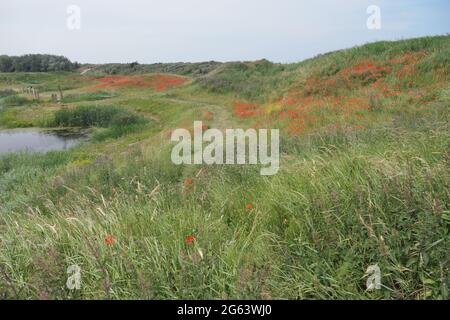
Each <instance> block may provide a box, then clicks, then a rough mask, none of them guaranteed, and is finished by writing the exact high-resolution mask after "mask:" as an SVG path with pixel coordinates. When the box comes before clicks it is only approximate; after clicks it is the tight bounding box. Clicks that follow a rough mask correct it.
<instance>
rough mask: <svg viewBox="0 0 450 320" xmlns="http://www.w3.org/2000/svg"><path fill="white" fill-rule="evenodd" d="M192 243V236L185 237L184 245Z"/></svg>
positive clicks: (193, 238)
mask: <svg viewBox="0 0 450 320" xmlns="http://www.w3.org/2000/svg"><path fill="white" fill-rule="evenodd" d="M194 241H195V237H194V236H192V235H190V236H187V237H186V239H184V243H186V244H187V245H191V244H193V243H194Z"/></svg>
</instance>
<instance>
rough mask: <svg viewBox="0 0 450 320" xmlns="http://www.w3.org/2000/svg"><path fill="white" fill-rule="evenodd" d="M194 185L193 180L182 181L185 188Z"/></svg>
mask: <svg viewBox="0 0 450 320" xmlns="http://www.w3.org/2000/svg"><path fill="white" fill-rule="evenodd" d="M193 183H194V180H192V179H191V178H187V179H186V180H184V185H185V186H190V185H192V184H193Z"/></svg>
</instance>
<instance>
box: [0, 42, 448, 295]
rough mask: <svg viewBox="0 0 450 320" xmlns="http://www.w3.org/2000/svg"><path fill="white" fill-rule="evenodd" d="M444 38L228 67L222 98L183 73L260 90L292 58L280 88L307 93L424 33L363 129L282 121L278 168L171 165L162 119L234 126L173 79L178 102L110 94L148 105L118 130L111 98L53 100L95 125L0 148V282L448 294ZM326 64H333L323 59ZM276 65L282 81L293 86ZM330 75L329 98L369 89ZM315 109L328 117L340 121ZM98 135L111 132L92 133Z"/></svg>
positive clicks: (32, 287)
mask: <svg viewBox="0 0 450 320" xmlns="http://www.w3.org/2000/svg"><path fill="white" fill-rule="evenodd" d="M448 39H449V37H446V38H441V37H437V38H431V39H428V38H427V39H422V40H420V39H419V40H417V39H414V40H409V42H408V41H406V42H403V41H401V42H398V43H397V42H394V43H387V42H386V43H384V42H383V43H377V44H370V45H368V46H363V47H360V48H354V49H351V50H346V51H343V52H336V53H333V54H329V55H324V56H320V57H318V58H316V59H314V60H309V61H306V62H303V63H301V64H299V65H296V66H288V67H279V66H272V65H271V64H267V63H266V62H258V63H257V64H260V65H252V66H250V65H246V66H242V65H239V66H232V67H231V69H232V70H231V73H233V74H239V76H237V78H236V79H234V75H233V76H230V81H231V82H233V81H234V80H236V81H234V82H233V83H232V84H231V85H230V86H228V85H227V86H226V90H224V95H223V96H222V95H211V94H210V91H209V89H210V88H209V89H208V90H205V89H199V88H202V85H201V84H200V83H196V84H195V90H198V91H195V92H197V94H198V96H199V97H200V96H201V97H202V98H205V97H206V98H208V99H210V101H219V102H221V101H222V100H223V101H229V100H226V99H228V95H235V96H236V97H243V96H246V93H245V92H246V89H245V88H243V89H242V90H241V89H239V90H238V89H237V88H238V87H239V85H242V86H244V87H247V86H248V88H250V87H251V85H252V84H251V83H248V82H247V80H252V79H253V78H260V77H264V75H267V78H264V79H260V82H259V84H260V85H258V90H260V92H264V94H263V95H262V97H261V100H262V101H266V100H267V99H270V98H271V97H272V96H271V94H272V93H271V92H270V90H271V89H270V88H278V87H277V86H273V85H272V84H271V83H272V81H274V79H277V77H280V78H282V77H283V76H281V75H282V74H285V73H286V72H288V73H290V72H291V71H292V72H296V71H294V70H297V71H301V75H298V74H297V76H296V77H297V78H292V79H294V80H295V81H294V82H295V85H296V86H297V85H298V86H297V87H295V89H297V90H299V92H300V93H301V94H303V96H305V95H308V94H310V95H312V96H318V97H320V96H321V95H322V94H323V93H322V92H311V93H308V92H305V90H304V87H302V84H303V83H304V82H305V78H306V77H309V76H311V75H313V76H315V77H317V78H321V79H322V78H323V79H325V80H326V79H328V78H329V77H333V76H334V75H336V74H338V73H339V72H340V70H342V69H343V68H345V67H349V66H351V65H353V64H355V63H358V62H359V61H361V59H364V57H366V56H371V57H372V58H373V57H374V56H376V55H378V56H379V57H380V59H385V60H386V59H390V58H391V55H390V54H391V53H392V54H397V53H398V52H408V51H420V50H423V49H424V48H425V47H428V49H429V56H432V57H433V59H431V58H430V60H429V59H428V57H429V56H426V57H425V58H424V59H423V60H422V61H421V65H423V67H422V69H421V70H419V71H418V72H417V74H412V75H411V76H410V77H409V78H408V79H407V80H408V82H409V81H410V82H411V84H408V83H397V82H396V81H397V80H396V79H394V78H390V79H388V80H389V81H391V83H392V84H395V85H399V90H401V91H402V92H401V94H399V95H398V96H394V97H381V98H379V97H377V96H374V97H373V98H372V100H371V101H369V107H368V110H364V112H365V113H364V115H365V116H367V118H368V119H369V120H368V121H371V123H369V124H368V125H367V126H366V127H364V128H363V129H360V130H346V129H345V128H342V127H341V128H339V129H336V130H327V129H326V128H323V127H321V123H317V127H316V128H312V129H314V130H311V131H309V132H308V133H306V134H302V135H298V136H297V137H295V136H288V135H286V134H283V135H282V143H281V153H282V156H281V165H280V171H279V172H278V174H277V175H275V176H271V177H262V176H261V175H260V171H259V169H260V168H259V167H258V166H245V165H244V166H229V165H220V166H203V165H192V166H176V165H174V164H172V162H171V160H170V153H171V145H170V143H169V140H170V139H169V135H167V132H169V133H170V130H172V129H173V128H174V127H181V126H185V125H186V124H188V125H191V124H192V120H193V118H195V117H196V115H198V114H200V115H201V114H204V111H205V110H213V112H214V121H216V119H221V121H223V123H225V122H226V123H227V124H228V123H232V124H236V123H238V119H235V118H233V117H231V116H229V115H230V114H231V112H229V111H230V110H222V108H226V106H223V107H222V105H219V104H212V103H204V104H201V105H195V104H193V103H192V99H193V97H192V96H191V93H192V92H194V91H188V90H187V89H186V88H184V89H183V90H185V91H179V92H177V93H176V94H177V95H178V96H176V97H177V99H178V100H180V99H182V98H184V99H185V101H186V103H181V102H179V101H178V100H177V99H172V100H171V98H170V96H166V97H164V96H162V95H158V96H156V97H152V96H150V95H148V94H147V93H146V92H142V96H143V97H139V98H137V97H136V91H133V92H132V93H131V94H130V95H129V96H126V95H127V91H126V90H124V91H122V92H121V94H123V95H124V96H125V99H123V100H121V103H120V105H123V106H127V108H130V110H131V109H132V108H134V109H135V110H138V109H139V112H140V113H143V114H147V115H149V116H150V115H151V116H154V117H155V118H156V119H159V120H160V123H159V126H158V127H156V126H155V128H153V127H152V130H141V129H143V128H140V129H137V130H138V131H139V130H141V132H138V131H135V132H134V133H133V134H130V135H128V136H122V134H121V132H122V131H127V130H128V128H129V126H128V125H131V126H139V123H140V121H139V120H136V119H135V115H134V114H130V112H129V111H125V109H121V108H120V109H119V108H117V107H104V106H93V107H86V106H85V107H78V108H74V109H64V110H62V111H59V112H57V114H56V116H55V119H58V120H55V123H57V124H58V125H61V126H95V127H101V128H100V129H98V130H97V131H96V133H95V134H94V139H93V140H94V143H92V144H86V145H83V146H80V147H78V148H76V149H71V150H69V151H65V152H52V153H48V154H44V155H33V154H18V155H8V156H2V157H0V234H1V236H0V296H2V297H4V298H9V299H17V298H33V299H49V298H50V299H93V298H96V299H132V298H136V299H155V298H160V299H199V298H202V299H276V298H280V299H383V298H384V299H448V298H449V293H448V285H449V267H450V261H449V259H450V256H449V248H450V202H449V201H448V200H449V199H450V193H449V190H450V179H449V178H450V176H449V170H448V168H449V164H450V153H449V148H448V147H449V122H448V106H449V102H450V91H449V90H448V81H449V79H448V75H445V74H443V73H441V71H442V70H441V69H442V66H444V67H445V66H446V65H447V62H446V60H445V57H444V56H441V55H440V53H439V52H441V51H445V50H446V49H445V48H444V47H445V46H447V45H448ZM444 40H445V41H444ZM434 58H439V59H434ZM333 60H334V64H333ZM299 66H300V68H301V69H295V68H297V67H299ZM326 66H334V67H335V68H336V72H335V71H333V70H331V71H328V72H329V73H328V74H327V73H324V70H325V69H326ZM219 68H221V67H219ZM227 68H228V67H227ZM284 68H285V69H284ZM291 68H294V69H291ZM241 69H242V70H241ZM215 71H217V70H215ZM225 71H226V72H229V71H227V70H225ZM225 71H224V72H225ZM437 71H439V72H437ZM303 72H305V74H303ZM298 73H300V72H298ZM256 75H258V76H256ZM210 76H211V79H214V75H213V74H211V75H210ZM222 76H223V75H220V76H218V78H221V77H222ZM227 77H228V76H224V78H227ZM211 79H210V80H211ZM245 79H247V80H245ZM292 79H291V78H290V76H288V77H287V78H286V79H284V81H285V82H284V84H283V85H281V84H280V86H282V87H283V86H284V85H286V86H287V87H283V89H282V90H281V91H283V92H287V91H289V90H290V89H292V87H291V86H290V85H288V84H289V83H290V82H291V80H292ZM199 81H203V80H199ZM205 81H209V80H205ZM213 81H214V80H213ZM236 84H239V85H237V86H235V85H236ZM206 86H208V85H206ZM204 88H205V87H204ZM264 88H268V90H269V91H268V92H266V91H265V89H264ZM328 89H329V90H328V91H329V94H330V95H331V96H333V95H334V93H336V92H338V93H339V94H341V93H343V94H346V95H348V96H352V97H353V96H355V95H356V96H358V95H359V96H364V95H367V94H368V92H369V91H367V85H365V84H363V85H361V86H359V87H357V88H352V89H349V88H345V87H337V88H335V87H333V88H328ZM201 90H203V91H201ZM274 90H275V89H274ZM302 90H303V91H302ZM333 90H336V91H333ZM275 91H277V90H275ZM416 91H420V92H424V94H423V95H421V96H420V99H417V100H414V99H411V98H410V97H409V96H408V95H407V94H406V93H405V92H409V93H415V92H416ZM183 92H187V93H185V96H183V95H182V94H183ZM256 92H259V91H256ZM146 94H147V95H146ZM249 94H250V93H249ZM275 94H279V93H275ZM249 96H252V94H250V95H249ZM206 98H205V99H206ZM366 98H367V99H368V100H370V99H369V98H370V97H366ZM387 106H391V108H387ZM324 110H325V111H322V112H324V113H327V114H325V116H326V117H327V120H330V121H334V122H338V121H344V119H342V117H340V116H339V115H336V113H333V110H332V109H330V108H329V109H326V108H324ZM130 119H134V120H130ZM248 120H249V121H250V120H259V119H248ZM207 124H209V123H207ZM219 124H220V123H219ZM273 125H280V126H281V124H278V123H273ZM116 130H117V131H116ZM153 130H154V131H153ZM115 132H117V134H116V133H115ZM111 136H114V137H118V138H119V139H117V140H115V141H108V143H103V142H102V143H100V142H96V141H102V140H103V139H105V137H106V138H107V137H111ZM189 236H192V237H193V238H189V239H193V241H186V238H187V237H189ZM73 264H77V265H79V266H80V267H81V277H82V285H81V289H80V290H69V289H67V288H66V285H65V284H66V281H67V276H68V275H67V268H68V267H69V266H70V265H73ZM375 264H377V265H378V266H379V267H380V269H381V283H382V287H381V289H380V290H375V291H368V290H367V287H366V280H367V274H366V270H367V268H368V267H369V266H371V265H375Z"/></svg>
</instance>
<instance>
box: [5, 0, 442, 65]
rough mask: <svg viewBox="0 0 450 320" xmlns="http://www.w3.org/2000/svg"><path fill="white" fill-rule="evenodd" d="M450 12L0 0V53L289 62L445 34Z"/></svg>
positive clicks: (357, 2) (141, 0) (331, 4)
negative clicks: (372, 21)
mask: <svg viewBox="0 0 450 320" xmlns="http://www.w3.org/2000/svg"><path fill="white" fill-rule="evenodd" d="M71 5H75V6H77V8H79V10H80V11H79V13H80V14H79V18H80V19H79V20H77V19H76V18H77V15H76V12H74V11H71V12H69V13H68V11H67V10H68V8H70V6H71ZM371 5H376V6H378V7H379V8H380V17H381V19H380V29H369V28H368V27H367V23H366V22H367V20H368V19H369V17H370V16H371V14H368V13H367V8H368V7H369V6H371ZM449 13H450V1H449V0H395V1H393V0H378V1H377V0H308V1H303V0H39V1H36V0H1V1H0V54H7V55H22V54H27V53H48V54H57V55H64V56H66V57H68V58H69V59H71V60H72V61H78V62H81V63H110V62H122V63H126V62H133V61H138V62H139V63H155V62H198V61H210V60H216V61H249V60H258V59H263V58H265V59H268V60H270V61H273V62H283V63H286V62H297V61H301V60H303V59H306V58H310V57H313V56H315V55H317V54H320V53H325V52H329V51H334V50H338V49H343V48H348V47H352V46H355V45H361V44H364V43H368V42H373V41H378V40H399V39H404V38H412V37H419V36H426V35H443V34H447V33H449V32H450V17H449ZM74 19H75V20H74ZM74 21H75V22H74ZM77 21H79V28H77V26H78V25H77ZM74 26H75V27H74Z"/></svg>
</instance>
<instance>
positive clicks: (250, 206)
mask: <svg viewBox="0 0 450 320" xmlns="http://www.w3.org/2000/svg"><path fill="white" fill-rule="evenodd" d="M245 208H246V209H248V210H250V209H253V206H252V205H251V204H250V203H249V204H247V205H246V206H245Z"/></svg>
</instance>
